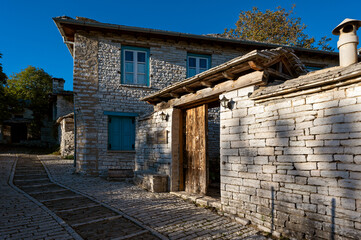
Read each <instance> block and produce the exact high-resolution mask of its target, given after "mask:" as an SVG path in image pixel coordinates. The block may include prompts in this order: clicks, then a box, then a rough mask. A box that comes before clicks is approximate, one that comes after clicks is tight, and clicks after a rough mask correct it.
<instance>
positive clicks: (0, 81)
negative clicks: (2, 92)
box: [0, 53, 7, 87]
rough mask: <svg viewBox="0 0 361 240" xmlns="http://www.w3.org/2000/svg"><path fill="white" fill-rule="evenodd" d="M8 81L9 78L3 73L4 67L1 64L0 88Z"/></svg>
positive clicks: (0, 55) (0, 56)
mask: <svg viewBox="0 0 361 240" xmlns="http://www.w3.org/2000/svg"><path fill="white" fill-rule="evenodd" d="M0 58H2V54H1V53H0ZM6 79H7V76H6V74H5V73H4V72H3V67H2V65H1V63H0V87H3V86H4V85H5V84H6Z"/></svg>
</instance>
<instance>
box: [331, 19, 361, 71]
mask: <svg viewBox="0 0 361 240" xmlns="http://www.w3.org/2000/svg"><path fill="white" fill-rule="evenodd" d="M360 26H361V21H360V20H356V19H349V18H346V19H345V20H343V21H342V22H341V23H340V24H339V25H338V26H337V27H336V28H335V29H333V31H332V34H334V35H339V40H338V42H337V48H338V49H339V52H340V53H339V56H340V66H342V67H346V66H349V65H351V64H354V63H357V58H358V57H357V44H358V43H359V41H358V37H357V34H356V31H357V29H358V28H359V27H360Z"/></svg>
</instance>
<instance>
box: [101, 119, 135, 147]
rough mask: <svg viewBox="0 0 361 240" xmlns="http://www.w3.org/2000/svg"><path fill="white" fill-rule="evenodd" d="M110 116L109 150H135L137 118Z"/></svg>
mask: <svg viewBox="0 0 361 240" xmlns="http://www.w3.org/2000/svg"><path fill="white" fill-rule="evenodd" d="M107 115H108V150H118V151H134V150H135V117H134V116H119V115H126V114H121V113H119V115H109V114H107Z"/></svg>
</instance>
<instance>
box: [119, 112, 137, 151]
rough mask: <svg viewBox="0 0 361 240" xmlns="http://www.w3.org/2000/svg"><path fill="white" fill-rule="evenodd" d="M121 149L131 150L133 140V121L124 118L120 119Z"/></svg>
mask: <svg viewBox="0 0 361 240" xmlns="http://www.w3.org/2000/svg"><path fill="white" fill-rule="evenodd" d="M122 125H123V126H122V133H123V134H122V149H123V150H133V149H134V140H135V129H134V119H133V118H130V117H124V118H123V119H122Z"/></svg>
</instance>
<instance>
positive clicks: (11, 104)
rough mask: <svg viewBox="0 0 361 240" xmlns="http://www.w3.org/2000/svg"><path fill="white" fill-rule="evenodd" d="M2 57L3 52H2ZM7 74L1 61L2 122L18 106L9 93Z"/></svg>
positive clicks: (0, 99) (0, 103) (0, 104)
mask: <svg viewBox="0 0 361 240" xmlns="http://www.w3.org/2000/svg"><path fill="white" fill-rule="evenodd" d="M0 58H2V54H1V53H0ZM6 87H7V76H6V74H5V73H4V72H3V67H2V65H1V63H0V124H1V123H2V122H3V121H4V120H6V119H9V118H10V117H11V112H12V109H14V108H16V107H17V104H16V102H17V101H16V100H15V99H14V98H13V97H12V96H11V95H9V94H8V93H7V91H6V90H7V89H6Z"/></svg>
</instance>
